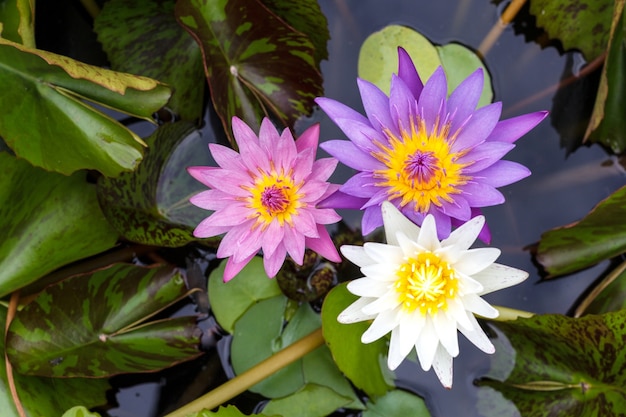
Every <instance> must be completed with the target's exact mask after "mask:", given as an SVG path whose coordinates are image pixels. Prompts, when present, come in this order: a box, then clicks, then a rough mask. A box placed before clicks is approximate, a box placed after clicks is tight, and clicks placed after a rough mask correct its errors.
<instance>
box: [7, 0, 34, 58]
mask: <svg viewBox="0 0 626 417" xmlns="http://www.w3.org/2000/svg"><path fill="white" fill-rule="evenodd" d="M30 3H31V2H30V0H0V24H2V32H1V33H2V37H3V38H4V39H8V40H10V41H12V42H17V43H21V44H22V45H26V46H30V47H34V46H35V21H34V20H35V19H34V17H35V16H34V15H33V9H32V7H31V4H30Z"/></svg>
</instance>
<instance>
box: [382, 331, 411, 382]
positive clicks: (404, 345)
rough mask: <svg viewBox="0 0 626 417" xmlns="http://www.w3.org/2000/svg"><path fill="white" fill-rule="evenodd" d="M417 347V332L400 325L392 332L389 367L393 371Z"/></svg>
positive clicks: (388, 358) (388, 356) (388, 359)
mask: <svg viewBox="0 0 626 417" xmlns="http://www.w3.org/2000/svg"><path fill="white" fill-rule="evenodd" d="M413 346H415V331H414V330H413V329H409V328H408V327H407V326H403V325H402V324H400V325H399V326H397V327H395V328H394V329H393V330H392V331H391V341H390V343H389V354H388V355H387V366H388V367H389V369H391V370H392V371H393V370H394V369H396V368H397V367H398V366H399V365H400V364H401V363H402V361H403V360H404V359H405V358H406V357H407V356H408V354H409V353H410V352H411V349H413Z"/></svg>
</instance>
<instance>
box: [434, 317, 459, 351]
mask: <svg viewBox="0 0 626 417" xmlns="http://www.w3.org/2000/svg"><path fill="white" fill-rule="evenodd" d="M433 324H434V327H435V332H436V333H437V337H438V338H439V343H441V345H442V346H443V347H444V348H445V349H446V351H447V352H448V353H449V354H450V355H451V356H452V357H456V356H457V355H458V354H459V338H458V336H457V332H456V320H451V317H450V318H448V317H446V315H445V314H443V313H438V314H435V315H434V316H433Z"/></svg>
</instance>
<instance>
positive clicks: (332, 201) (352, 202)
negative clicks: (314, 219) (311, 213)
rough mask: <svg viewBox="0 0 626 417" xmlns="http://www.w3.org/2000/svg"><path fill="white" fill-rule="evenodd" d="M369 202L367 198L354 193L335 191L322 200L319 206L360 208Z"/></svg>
mask: <svg viewBox="0 0 626 417" xmlns="http://www.w3.org/2000/svg"><path fill="white" fill-rule="evenodd" d="M366 202H367V199H366V198H359V197H355V196H353V195H349V194H346V193H342V192H341V191H339V190H338V191H335V192H334V193H333V194H331V195H330V196H328V197H326V198H325V199H324V200H322V201H320V202H319V204H318V205H317V207H319V208H336V209H357V210H358V209H360V208H361V207H363V204H365V203H366Z"/></svg>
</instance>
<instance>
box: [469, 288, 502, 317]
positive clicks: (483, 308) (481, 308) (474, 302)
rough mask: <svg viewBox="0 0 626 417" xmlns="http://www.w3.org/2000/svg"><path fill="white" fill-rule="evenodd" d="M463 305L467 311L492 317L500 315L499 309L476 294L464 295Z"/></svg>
mask: <svg viewBox="0 0 626 417" xmlns="http://www.w3.org/2000/svg"><path fill="white" fill-rule="evenodd" d="M462 299H463V305H464V306H465V309H466V310H467V311H471V312H472V313H474V314H478V315H481V316H483V317H487V318H490V319H493V318H496V317H498V314H499V313H498V310H496V309H495V308H493V307H491V304H489V303H488V302H486V301H485V300H483V299H482V298H480V296H478V295H476V294H467V295H464V296H463V297H462Z"/></svg>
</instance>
